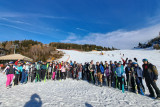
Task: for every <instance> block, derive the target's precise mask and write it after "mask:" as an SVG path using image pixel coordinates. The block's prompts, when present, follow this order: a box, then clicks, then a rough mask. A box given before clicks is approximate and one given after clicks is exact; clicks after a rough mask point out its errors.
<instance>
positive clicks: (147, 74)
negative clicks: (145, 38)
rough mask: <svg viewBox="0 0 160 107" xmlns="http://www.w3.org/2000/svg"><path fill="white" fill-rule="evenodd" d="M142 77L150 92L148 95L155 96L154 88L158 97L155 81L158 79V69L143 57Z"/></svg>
mask: <svg viewBox="0 0 160 107" xmlns="http://www.w3.org/2000/svg"><path fill="white" fill-rule="evenodd" d="M142 61H143V65H142V67H143V77H144V78H145V82H146V85H147V87H148V89H149V92H150V95H149V96H150V97H155V93H154V91H153V89H154V90H155V92H156V94H157V97H156V99H160V90H159V88H158V87H157V84H156V81H157V79H158V71H157V68H156V66H154V65H153V64H151V63H149V62H148V60H147V59H143V60H142Z"/></svg>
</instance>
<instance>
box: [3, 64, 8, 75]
mask: <svg viewBox="0 0 160 107" xmlns="http://www.w3.org/2000/svg"><path fill="white" fill-rule="evenodd" d="M7 69H8V66H7V67H6V68H5V69H4V70H3V74H4V73H5V72H6V70H7Z"/></svg>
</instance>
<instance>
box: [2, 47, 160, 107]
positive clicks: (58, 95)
mask: <svg viewBox="0 0 160 107" xmlns="http://www.w3.org/2000/svg"><path fill="white" fill-rule="evenodd" d="M61 51H63V52H65V55H64V56H63V57H62V58H61V59H59V61H70V60H72V61H77V62H78V63H84V62H89V61H91V60H93V61H94V63H95V62H96V61H110V60H112V61H119V60H121V57H123V54H124V57H123V58H129V59H133V58H134V57H136V58H137V59H138V63H139V65H142V59H143V58H147V59H148V60H149V62H151V63H153V64H154V65H156V66H157V69H158V70H160V60H159V59H160V51H157V50H116V51H103V53H104V55H100V52H96V51H95V52H79V51H71V50H61ZM5 81H6V76H5V75H3V74H2V73H0V107H6V106H14V107H22V106H24V107H27V106H43V107H92V106H93V107H122V106H124V107H130V106H134V107H152V106H154V107H160V101H159V100H153V99H151V98H149V97H147V96H142V95H136V94H135V93H131V92H125V93H124V94H123V93H122V92H121V91H120V90H118V89H114V88H108V87H105V86H104V87H98V86H95V85H93V84H89V83H88V82H86V81H77V80H72V79H67V80H65V81H51V80H49V81H46V82H45V83H44V82H39V83H27V84H25V85H19V86H15V87H13V88H11V89H6V88H5ZM143 82H144V81H143ZM144 84H145V82H144ZM157 84H158V87H159V88H160V79H159V80H158V81H157ZM145 88H146V94H149V92H148V89H147V87H146V85H145Z"/></svg>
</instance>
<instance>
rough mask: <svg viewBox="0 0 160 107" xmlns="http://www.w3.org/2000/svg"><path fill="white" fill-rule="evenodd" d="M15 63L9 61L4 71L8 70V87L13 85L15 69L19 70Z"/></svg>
mask: <svg viewBox="0 0 160 107" xmlns="http://www.w3.org/2000/svg"><path fill="white" fill-rule="evenodd" d="M13 64H14V63H13V62H9V65H8V66H7V67H6V68H5V69H4V71H3V72H6V75H7V81H6V87H7V89H8V88H9V87H11V85H12V84H11V82H12V80H13V78H14V74H15V71H18V70H17V68H16V67H15V66H13Z"/></svg>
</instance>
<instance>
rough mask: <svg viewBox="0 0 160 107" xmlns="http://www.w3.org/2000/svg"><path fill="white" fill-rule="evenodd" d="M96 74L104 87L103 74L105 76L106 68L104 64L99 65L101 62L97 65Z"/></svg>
mask: <svg viewBox="0 0 160 107" xmlns="http://www.w3.org/2000/svg"><path fill="white" fill-rule="evenodd" d="M96 74H97V78H98V80H99V82H100V87H102V85H103V79H102V77H103V74H104V67H103V65H102V64H99V62H97V65H96Z"/></svg>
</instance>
